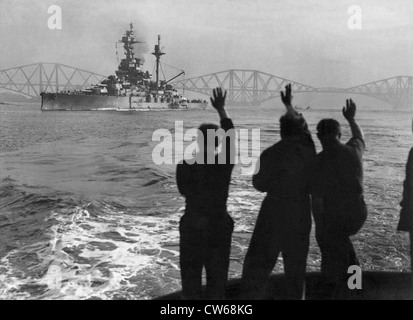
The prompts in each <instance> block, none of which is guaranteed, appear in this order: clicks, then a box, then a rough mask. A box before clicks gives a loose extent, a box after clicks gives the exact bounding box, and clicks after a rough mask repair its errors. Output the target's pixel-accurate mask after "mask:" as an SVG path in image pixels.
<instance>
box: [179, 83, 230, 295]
mask: <svg viewBox="0 0 413 320" xmlns="http://www.w3.org/2000/svg"><path fill="white" fill-rule="evenodd" d="M213 94H214V98H213V99H212V98H211V102H212V106H213V107H214V108H215V109H216V110H217V111H218V114H219V116H220V118H221V127H222V129H223V130H224V131H226V133H227V135H226V136H225V140H224V141H223V142H224V143H225V144H224V145H223V147H222V153H221V154H217V155H216V148H217V147H218V139H217V138H214V139H213V141H209V140H211V139H208V131H211V130H212V131H213V133H214V134H215V131H216V130H217V129H218V126H216V125H214V124H203V125H201V126H200V128H199V135H198V145H199V149H200V152H199V153H198V154H197V157H196V159H191V160H186V161H183V163H180V164H179V165H178V167H177V184H178V188H179V192H180V193H181V194H182V195H183V196H184V197H185V198H186V208H185V214H184V216H183V217H182V219H181V222H180V236H181V237H180V265H181V276H182V298H183V299H200V298H201V285H202V270H203V267H205V270H206V276H207V287H206V298H207V299H223V298H224V295H225V284H226V281H227V276H228V268H229V256H230V252H231V237H232V232H233V227H234V222H233V220H232V218H231V217H230V216H229V214H228V213H227V198H228V189H229V184H230V180H231V173H232V169H233V167H234V163H235V132H234V125H233V123H232V121H231V119H229V118H228V115H227V112H226V110H225V108H224V106H225V98H226V93H225V94H223V93H222V90H221V89H219V88H217V89H215V90H214V92H213ZM209 136H211V135H209ZM211 159H212V160H213V161H212V162H213V163H212V164H209V163H210V162H211ZM194 160H196V162H195V163H193V162H194ZM191 163H192V164H191Z"/></svg>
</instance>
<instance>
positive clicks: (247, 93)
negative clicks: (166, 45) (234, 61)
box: [174, 70, 413, 109]
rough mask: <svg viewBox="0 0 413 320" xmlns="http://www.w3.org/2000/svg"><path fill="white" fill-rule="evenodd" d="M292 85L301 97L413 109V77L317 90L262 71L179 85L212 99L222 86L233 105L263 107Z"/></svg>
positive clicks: (227, 73)
mask: <svg viewBox="0 0 413 320" xmlns="http://www.w3.org/2000/svg"><path fill="white" fill-rule="evenodd" d="M288 83H291V85H292V88H293V92H294V93H295V94H297V93H309V92H319V93H346V94H360V95H365V96H369V97H372V98H376V99H378V100H381V101H384V102H387V103H389V104H391V105H392V106H393V107H394V108H396V109H410V108H411V107H412V106H413V77H411V76H398V77H393V78H388V79H384V80H379V81H375V82H371V83H367V84H362V85H359V86H356V87H351V88H344V89H341V88H314V87H312V86H309V85H306V84H303V83H300V82H296V81H292V80H288V79H285V78H281V77H277V76H274V75H271V74H268V73H265V72H260V71H258V70H227V71H222V72H217V73H211V74H208V75H204V76H201V77H196V78H191V79H185V80H180V81H177V82H175V83H174V84H175V86H176V87H177V88H179V89H183V90H188V91H193V92H198V93H201V94H205V95H208V96H210V95H211V94H212V90H213V88H215V87H217V86H220V87H223V88H226V89H227V91H228V104H230V105H260V104H261V103H262V102H265V101H268V100H271V99H273V98H276V97H278V96H279V94H280V91H281V90H283V88H284V87H285V86H286V85H287V84H288Z"/></svg>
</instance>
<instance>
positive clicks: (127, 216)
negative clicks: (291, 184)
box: [0, 105, 413, 299]
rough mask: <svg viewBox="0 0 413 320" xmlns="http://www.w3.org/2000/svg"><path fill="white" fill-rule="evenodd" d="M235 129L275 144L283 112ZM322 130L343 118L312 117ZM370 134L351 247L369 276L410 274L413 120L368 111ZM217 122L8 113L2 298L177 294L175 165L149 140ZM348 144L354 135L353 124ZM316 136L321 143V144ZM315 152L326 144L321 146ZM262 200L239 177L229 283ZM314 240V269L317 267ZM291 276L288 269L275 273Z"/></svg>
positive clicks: (249, 117) (3, 117) (174, 116)
mask: <svg viewBox="0 0 413 320" xmlns="http://www.w3.org/2000/svg"><path fill="white" fill-rule="evenodd" d="M230 112H231V115H232V117H233V119H234V122H235V124H236V126H237V127H242V128H246V129H257V128H259V129H261V150H263V149H264V148H266V147H268V146H269V145H270V144H272V143H273V142H275V141H276V140H278V135H279V131H278V125H277V120H278V117H279V116H280V115H281V111H275V110H273V109H271V108H259V109H257V110H254V112H251V110H250V109H246V108H232V109H230ZM305 116H306V118H307V120H308V122H309V124H310V126H311V128H312V130H313V131H314V127H315V125H316V123H317V121H318V120H320V119H321V118H323V117H335V118H338V119H341V114H340V113H339V112H335V111H307V112H306V113H305ZM358 118H359V119H360V121H359V122H360V124H361V125H362V127H363V129H364V131H365V133H366V137H367V139H366V140H367V144H368V150H367V153H366V156H365V172H366V180H365V185H366V198H367V202H368V205H369V208H370V217H369V221H368V223H367V224H366V227H365V228H364V229H363V230H362V232H361V233H360V234H359V235H358V236H357V237H355V239H354V242H355V245H356V248H357V250H358V252H359V254H360V256H361V262H362V264H363V268H364V269H370V270H371V269H373V270H386V271H406V270H408V266H409V263H410V262H409V256H408V246H407V237H406V235H405V234H401V233H396V226H397V219H398V203H399V201H400V197H401V188H402V181H403V179H404V165H405V161H406V159H407V155H408V151H409V148H410V146H411V145H413V143H412V142H413V139H411V131H410V128H411V124H410V123H411V114H410V113H402V112H399V113H393V112H371V111H369V112H363V111H361V112H359V115H358ZM175 121H183V122H184V126H185V128H186V129H189V128H192V127H197V126H198V125H199V124H200V122H204V121H213V122H217V116H216V114H215V113H214V112H213V111H211V110H206V111H197V112H194V111H190V112H138V113H128V112H78V113H77V112H74V113H71V112H41V111H40V110H39V107H38V106H33V105H26V106H8V105H0V299H148V298H151V297H155V296H158V295H161V294H167V293H170V292H172V291H175V290H178V289H180V273H179V263H178V261H179V250H178V243H179V237H178V222H179V219H180V217H181V216H182V213H183V209H184V199H183V198H182V197H180V196H179V194H178V192H177V188H176V184H175V166H174V165H162V166H157V165H155V164H154V163H153V161H152V157H151V154H152V150H153V148H154V146H155V145H156V144H157V143H158V142H152V133H153V131H154V130H156V129H159V128H165V129H169V130H171V131H173V130H174V126H175ZM344 131H345V137H344V138H348V137H349V130H348V128H347V127H346V126H345V127H344ZM314 138H315V137H314ZM318 149H320V148H319V145H318ZM262 199H263V195H262V194H260V193H258V192H256V191H255V190H254V189H253V188H252V185H251V178H250V177H249V176H244V175H241V167H240V166H238V167H236V168H235V170H234V174H233V180H232V185H231V192H230V197H229V200H228V209H229V211H230V213H231V215H232V216H233V218H234V220H235V232H234V236H233V246H232V253H231V266H230V277H231V278H234V277H238V276H239V275H240V273H241V268H242V262H243V259H244V255H245V251H246V248H247V246H248V241H249V238H250V235H251V232H252V230H253V227H254V222H255V219H256V215H257V213H258V209H259V206H260V203H261V200H262ZM319 264H320V256H319V252H318V248H317V246H316V245H315V242H314V239H312V246H311V250H310V256H309V262H308V268H309V270H317V269H318V268H319ZM280 271H282V264H279V265H277V267H276V269H275V272H280Z"/></svg>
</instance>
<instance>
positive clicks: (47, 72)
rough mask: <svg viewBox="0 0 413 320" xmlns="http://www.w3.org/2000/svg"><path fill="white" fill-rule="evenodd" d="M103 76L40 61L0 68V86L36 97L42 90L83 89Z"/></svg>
mask: <svg viewBox="0 0 413 320" xmlns="http://www.w3.org/2000/svg"><path fill="white" fill-rule="evenodd" d="M104 78H105V76H104V75H100V74H97V73H94V72H90V71H86V70H82V69H79V68H73V67H70V66H67V65H64V64H58V63H44V62H41V63H34V64H30V65H25V66H20V67H16V68H10V69H5V70H0V88H2V89H5V90H9V91H13V92H17V93H20V94H24V95H26V96H30V97H38V96H39V95H40V93H42V92H60V91H74V90H83V89H85V88H87V87H89V86H91V85H92V84H97V83H99V82H100V81H102V80H103V79H104Z"/></svg>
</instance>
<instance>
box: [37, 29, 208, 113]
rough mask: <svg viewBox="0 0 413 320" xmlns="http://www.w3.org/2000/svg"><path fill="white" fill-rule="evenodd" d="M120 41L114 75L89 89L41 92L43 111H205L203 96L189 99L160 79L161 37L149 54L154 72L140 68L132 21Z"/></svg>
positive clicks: (162, 53)
mask: <svg viewBox="0 0 413 320" xmlns="http://www.w3.org/2000/svg"><path fill="white" fill-rule="evenodd" d="M120 43H123V47H124V50H125V52H124V53H125V58H124V59H122V60H121V62H120V64H119V67H118V70H116V72H115V73H116V75H111V76H109V77H107V78H106V79H104V80H103V81H101V82H100V83H98V84H97V85H92V86H91V87H90V88H88V89H85V90H79V91H72V92H70V91H65V92H42V93H41V97H42V103H41V109H42V110H45V111H49V110H50V111H54V110H55V111H58V110H62V111H94V110H108V111H110V110H115V111H151V110H153V111H156V110H197V109H198V110H204V109H206V108H207V106H208V102H207V101H206V100H203V99H195V100H189V99H187V98H185V97H184V96H183V95H181V94H179V93H178V91H177V90H176V89H175V87H174V86H173V85H172V84H171V82H172V81H173V80H175V79H177V78H178V77H180V76H181V75H183V74H185V72H184V71H181V72H180V73H179V74H178V75H175V76H174V77H173V78H171V79H169V80H160V78H159V71H160V60H161V57H162V56H164V55H165V52H162V49H161V36H158V43H157V44H156V45H155V50H154V52H153V53H152V54H153V55H154V56H155V57H156V75H155V79H154V80H153V79H152V78H153V76H152V74H150V73H149V72H148V71H146V72H145V71H143V70H142V67H143V59H140V58H137V57H135V53H134V45H136V44H139V43H142V42H139V41H136V38H135V32H134V30H133V24H130V30H128V31H126V33H125V35H124V36H123V37H122V40H121V41H120Z"/></svg>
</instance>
